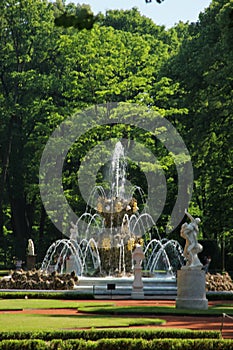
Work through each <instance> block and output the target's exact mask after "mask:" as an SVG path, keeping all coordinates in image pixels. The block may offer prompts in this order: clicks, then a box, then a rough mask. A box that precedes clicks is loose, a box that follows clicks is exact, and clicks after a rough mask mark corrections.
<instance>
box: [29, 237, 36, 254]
mask: <svg viewBox="0 0 233 350" xmlns="http://www.w3.org/2000/svg"><path fill="white" fill-rule="evenodd" d="M28 255H35V248H34V243H33V240H32V239H31V238H30V239H29V240H28Z"/></svg>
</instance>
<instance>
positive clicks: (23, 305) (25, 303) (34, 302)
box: [0, 299, 91, 310]
mask: <svg viewBox="0 0 233 350" xmlns="http://www.w3.org/2000/svg"><path fill="white" fill-rule="evenodd" d="M77 305H78V303H77V302H76V301H63V300H56V299H55V300H50V299H0V310H22V309H62V308H66V309H76V308H77ZM84 305H85V304H84ZM90 305H91V303H90Z"/></svg>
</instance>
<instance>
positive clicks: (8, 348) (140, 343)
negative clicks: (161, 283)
mask: <svg viewBox="0 0 233 350" xmlns="http://www.w3.org/2000/svg"><path fill="white" fill-rule="evenodd" d="M45 349H48V350H121V349H122V350H125V349H127V350H157V349H158V350H168V349H173V350H185V349H192V350H225V349H226V350H233V340H228V339H222V340H219V339H154V340H145V339H100V340H98V341H91V340H88V341H85V340H84V339H79V340H77V339H70V340H57V339H56V340H52V341H51V342H45V341H43V340H3V341H2V342H0V350H45Z"/></svg>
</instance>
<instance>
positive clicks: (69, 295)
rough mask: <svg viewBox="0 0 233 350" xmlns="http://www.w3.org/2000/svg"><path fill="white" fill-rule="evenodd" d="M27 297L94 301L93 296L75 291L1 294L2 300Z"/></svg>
mask: <svg viewBox="0 0 233 350" xmlns="http://www.w3.org/2000/svg"><path fill="white" fill-rule="evenodd" d="M25 296H26V297H29V298H32V299H66V300H94V296H93V294H79V293H77V292H75V291H70V292H67V291H66V292H46V291H45V292H32V291H24V292H1V291H0V298H1V299H24V298H25Z"/></svg>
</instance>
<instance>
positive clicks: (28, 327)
mask: <svg viewBox="0 0 233 350" xmlns="http://www.w3.org/2000/svg"><path fill="white" fill-rule="evenodd" d="M164 322H165V321H163V320H160V319H155V318H131V317H129V318H128V317H109V316H99V315H98V316H97V315H96V316H85V315H81V316H79V315H78V314H77V316H76V315H75V316H64V315H62V314H61V315H37V314H1V317H0V329H1V331H2V332H4V331H8V332H9V331H19V332H26V331H52V330H69V329H78V328H81V329H82V328H106V327H127V326H137V325H142V326H147V325H161V324H163V323H164Z"/></svg>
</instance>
